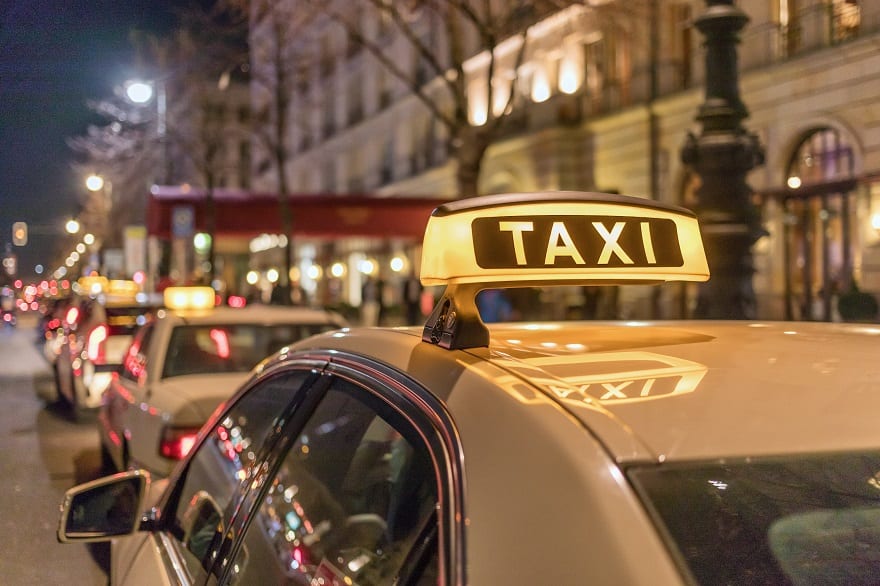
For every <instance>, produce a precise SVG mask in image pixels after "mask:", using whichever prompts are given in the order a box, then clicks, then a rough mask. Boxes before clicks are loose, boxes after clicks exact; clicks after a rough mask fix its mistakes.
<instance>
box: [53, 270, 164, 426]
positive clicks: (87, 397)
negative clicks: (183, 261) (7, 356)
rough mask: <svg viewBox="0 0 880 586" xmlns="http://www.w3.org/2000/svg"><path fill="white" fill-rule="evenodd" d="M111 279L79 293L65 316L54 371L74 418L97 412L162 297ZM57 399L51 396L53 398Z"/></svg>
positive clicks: (61, 397)
mask: <svg viewBox="0 0 880 586" xmlns="http://www.w3.org/2000/svg"><path fill="white" fill-rule="evenodd" d="M127 283H131V282H124V283H123V282H120V283H116V284H115V286H114V285H113V284H112V282H108V286H107V288H106V289H104V290H101V291H100V292H97V293H95V292H90V293H89V294H84V295H78V296H77V297H76V299H75V300H74V301H72V302H71V304H70V306H69V307H68V309H67V312H66V314H65V318H64V320H62V327H63V331H62V333H61V335H60V336H58V337H59V338H60V342H59V343H58V354H57V358H56V359H55V361H54V366H53V371H54V375H55V386H56V390H57V395H56V397H54V400H56V401H58V402H60V403H62V404H63V405H64V406H65V407H67V408H68V410H69V411H70V413H71V414H72V415H73V417H74V418H79V417H81V416H84V415H87V414H93V413H95V412H96V410H97V409H98V407H100V405H101V395H102V394H103V393H104V390H105V389H106V388H107V386H108V385H109V384H110V380H111V378H112V375H113V372H114V371H116V370H118V369H119V368H120V367H121V365H122V359H123V357H124V355H125V351H126V350H127V349H128V347H129V345H130V344H131V340H132V336H133V335H134V332H135V331H136V330H137V328H139V327H140V326H142V325H144V324H145V323H147V321H149V319H150V318H151V315H152V314H153V312H155V311H156V310H157V309H158V308H159V307H161V305H162V304H161V301H160V300H157V299H155V298H154V297H151V296H149V295H145V294H142V293H138V292H136V291H135V290H132V289H129V288H127V287H126V285H125V284H127ZM50 400H51V398H50Z"/></svg>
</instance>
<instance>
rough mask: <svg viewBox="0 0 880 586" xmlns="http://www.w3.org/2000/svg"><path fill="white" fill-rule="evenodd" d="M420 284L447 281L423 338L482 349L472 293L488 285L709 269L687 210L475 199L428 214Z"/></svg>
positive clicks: (598, 200)
mask: <svg viewBox="0 0 880 586" xmlns="http://www.w3.org/2000/svg"><path fill="white" fill-rule="evenodd" d="M421 266H422V269H421V275H420V277H421V281H422V284H424V285H446V287H447V288H446V291H445V293H444V294H443V297H442V298H441V299H440V302H439V303H438V304H437V307H435V308H434V311H433V312H432V313H431V315H430V316H429V318H428V321H427V323H426V324H425V329H424V332H423V334H422V339H423V340H425V341H426V342H430V343H433V344H437V345H439V346H442V347H444V348H473V347H480V346H488V344H489V332H488V329H486V326H485V325H484V324H483V322H482V319H481V317H480V313H479V311H478V310H477V307H476V303H475V297H476V294H477V293H478V292H479V291H480V290H482V289H487V288H494V287H546V286H559V285H617V284H636V283H648V284H653V283H662V282H665V281H705V280H707V279H708V278H709V265H708V263H707V262H706V253H705V251H704V250H703V241H702V238H701V236H700V228H699V224H698V223H697V218H696V216H695V215H694V213H693V212H691V211H690V210H686V209H684V208H680V207H677V206H672V205H668V204H663V203H660V202H657V201H653V200H649V199H644V198H639V197H631V196H625V195H616V194H607V193H582V192H565V191H563V192H553V193H538V194H525V193H517V194H506V195H492V196H485V197H477V198H471V199H466V200H460V201H456V202H451V203H448V204H444V205H442V206H440V207H439V208H437V209H436V210H434V213H433V214H431V217H430V219H429V220H428V225H427V228H426V229H425V239H424V242H423V245H422V264H421Z"/></svg>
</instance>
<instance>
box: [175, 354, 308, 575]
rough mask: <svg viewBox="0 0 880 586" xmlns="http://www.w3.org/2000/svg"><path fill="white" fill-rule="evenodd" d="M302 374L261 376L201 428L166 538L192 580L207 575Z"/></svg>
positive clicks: (304, 374) (301, 381) (304, 375)
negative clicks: (215, 419)
mask: <svg viewBox="0 0 880 586" xmlns="http://www.w3.org/2000/svg"><path fill="white" fill-rule="evenodd" d="M308 377H309V372H308V371H297V372H293V373H289V374H285V375H280V376H276V377H272V378H269V379H267V380H265V381H264V382H263V383H262V384H261V385H260V386H258V387H256V388H254V389H253V391H252V392H250V393H247V394H245V395H243V396H242V398H241V399H240V400H239V401H238V402H237V403H236V404H234V405H233V406H232V407H231V408H229V410H228V411H227V412H226V414H225V415H224V416H223V417H221V419H220V420H219V422H218V424H217V425H216V426H215V427H214V428H213V429H211V430H210V432H207V431H206V430H203V433H208V435H207V436H206V437H205V438H204V441H203V442H202V443H201V444H200V445H199V446H198V448H197V451H196V452H195V453H194V454H193V457H192V458H191V460H190V461H189V463H188V465H187V468H186V471H185V472H184V474H183V475H182V476H181V477H180V479H179V481H178V488H177V494H176V495H175V499H172V500H173V501H174V502H176V505H172V508H173V509H174V517H173V519H172V520H171V521H170V533H171V536H172V541H173V543H174V544H175V547H176V549H177V551H178V555H179V557H180V558H181V559H182V561H183V563H184V565H185V566H186V569H187V571H188V573H189V575H190V578H191V579H192V580H194V581H202V580H204V579H205V578H206V577H207V575H208V572H209V570H210V568H211V565H212V564H213V561H214V559H215V557H216V554H217V552H218V550H219V547H220V545H221V543H220V542H221V541H222V537H223V532H224V531H225V530H226V528H227V527H228V526H229V521H230V519H231V518H232V515H233V514H234V512H235V508H236V507H237V505H238V503H239V502H240V500H241V498H242V497H243V496H244V494H245V493H246V492H247V489H248V485H249V484H251V483H252V482H254V478H255V477H256V476H257V474H258V468H259V467H260V462H261V456H260V454H261V452H262V451H263V450H264V449H266V447H267V446H268V445H270V444H271V443H272V442H273V441H274V438H275V434H277V432H278V430H279V428H280V426H281V425H282V422H283V420H284V417H285V414H286V413H287V412H288V406H289V405H290V403H291V402H292V401H293V400H294V398H295V395H296V394H297V393H298V392H299V391H300V389H301V388H302V387H303V385H304V383H305V382H306V380H307V379H308Z"/></svg>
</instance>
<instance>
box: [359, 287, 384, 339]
mask: <svg viewBox="0 0 880 586" xmlns="http://www.w3.org/2000/svg"><path fill="white" fill-rule="evenodd" d="M381 303H382V297H381V291H380V290H379V283H378V282H377V281H376V280H375V279H373V278H372V277H367V278H366V280H365V281H364V286H363V288H362V289H361V324H363V325H365V326H368V327H371V326H376V325H379V307H380V305H381Z"/></svg>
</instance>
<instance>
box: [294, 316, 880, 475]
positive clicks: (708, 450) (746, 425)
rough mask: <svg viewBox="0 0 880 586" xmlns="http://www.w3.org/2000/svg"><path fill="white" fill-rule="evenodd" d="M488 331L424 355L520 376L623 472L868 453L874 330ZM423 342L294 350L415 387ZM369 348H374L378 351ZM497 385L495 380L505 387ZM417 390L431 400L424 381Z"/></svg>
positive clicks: (392, 336) (377, 341)
mask: <svg viewBox="0 0 880 586" xmlns="http://www.w3.org/2000/svg"><path fill="white" fill-rule="evenodd" d="M489 331H490V333H491V340H490V345H489V348H488V349H486V348H476V349H470V350H458V351H452V352H450V351H441V352H438V353H436V354H432V358H431V360H433V361H436V360H446V361H447V367H448V366H450V365H452V364H457V365H458V366H459V367H460V366H461V365H462V364H465V365H466V366H465V368H471V367H472V365H473V364H474V362H475V360H476V361H483V362H487V363H491V364H492V365H494V366H496V367H498V368H499V369H501V370H502V371H504V372H506V373H509V374H513V375H514V376H515V379H516V380H518V381H522V380H526V381H528V382H529V383H530V384H532V385H534V386H535V387H536V388H538V389H540V390H541V391H542V392H543V393H544V394H545V395H546V396H548V397H550V398H551V399H552V400H554V401H556V402H558V404H560V405H561V406H563V407H564V408H565V409H566V410H567V411H568V412H569V413H570V414H572V415H573V416H574V417H576V418H577V419H578V420H579V421H580V422H581V423H582V424H583V425H584V426H585V427H587V428H588V429H589V430H590V431H591V432H592V433H593V434H595V435H596V437H598V438H599V439H600V441H601V442H602V443H603V445H605V447H606V449H607V450H608V451H609V453H610V454H611V456H612V457H613V458H615V460H617V461H618V462H620V463H625V462H633V461H655V462H663V461H686V460H687V461H694V460H704V459H718V458H737V457H761V456H767V457H771V456H777V455H786V456H790V455H792V454H795V453H803V454H809V453H820V452H829V451H835V452H836V451H848V450H868V449H874V447H875V446H876V438H877V431H876V421H875V414H876V413H877V412H878V409H880V365H878V363H877V361H876V354H877V340H880V327H874V326H870V325H856V324H846V325H844V324H838V325H829V324H811V323H801V322H798V323H786V322H747V321H742V322H720V321H677V322H638V323H634V322H608V323H603V322H564V323H547V324H529V323H522V324H513V323H511V324H491V325H490V326H489ZM400 334H407V335H400ZM420 334H421V332H420V330H419V329H417V328H396V329H393V330H378V329H372V330H363V329H354V330H351V331H346V332H345V333H344V335H343V334H338V333H337V334H332V333H331V334H322V335H320V336H317V337H314V338H312V339H310V340H306V341H304V342H300V343H298V344H296V345H295V346H294V349H298V348H299V349H301V348H315V349H316V348H338V349H347V350H349V351H350V350H352V349H355V350H356V351H358V352H362V353H363V354H365V355H372V356H373V358H374V359H377V360H381V361H383V362H386V363H388V362H391V363H392V365H394V366H396V367H398V368H401V369H403V370H406V371H407V372H409V373H411V374H412V375H413V376H414V377H415V378H417V379H419V376H420V370H419V369H418V368H415V365H416V363H417V362H418V355H419V353H420V352H424V351H425V350H424V349H423V348H421V347H422V346H429V345H428V344H424V343H423V342H421V341H420V339H419V336H420ZM376 348H382V349H383V350H382V353H381V355H378V354H375V353H374V351H375V349H376ZM465 355H470V356H468V357H465ZM444 357H445V358H444ZM427 362H429V361H425V360H423V361H422V363H423V364H424V363H427ZM441 370H442V367H440V366H437V367H434V370H432V371H431V372H432V373H438V372H440V371H441ZM432 376H433V374H432ZM502 378H503V377H501V376H498V377H496V379H495V380H493V381H492V383H491V384H497V385H498V386H499V387H500V386H503V385H504V384H508V383H504V382H502V380H501V379H502ZM507 378H508V379H510V378H514V377H507ZM421 382H422V383H423V384H424V385H425V386H426V387H427V388H428V389H429V390H432V391H434V392H436V388H437V385H436V384H435V385H433V387H434V388H432V384H431V383H432V381H431V380H424V379H421ZM441 398H444V397H441ZM453 417H454V413H453ZM806 422H809V424H807V423H806Z"/></svg>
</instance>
